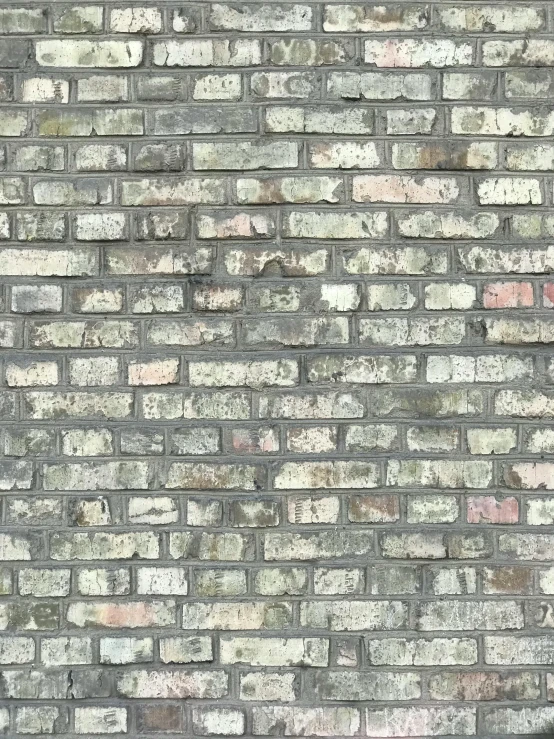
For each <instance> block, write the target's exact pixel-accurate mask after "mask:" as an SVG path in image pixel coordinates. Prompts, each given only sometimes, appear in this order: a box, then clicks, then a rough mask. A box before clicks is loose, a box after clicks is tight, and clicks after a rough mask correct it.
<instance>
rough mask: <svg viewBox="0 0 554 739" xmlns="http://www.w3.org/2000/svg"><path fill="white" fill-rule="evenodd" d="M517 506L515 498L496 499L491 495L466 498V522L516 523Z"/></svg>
mask: <svg viewBox="0 0 554 739" xmlns="http://www.w3.org/2000/svg"><path fill="white" fill-rule="evenodd" d="M518 516H519V506H518V502H517V500H516V499H515V498H504V499H502V500H498V499H497V498H495V497H494V496H492V495H483V496H479V495H476V496H473V495H471V496H470V497H469V498H468V499H467V520H468V523H517V522H518Z"/></svg>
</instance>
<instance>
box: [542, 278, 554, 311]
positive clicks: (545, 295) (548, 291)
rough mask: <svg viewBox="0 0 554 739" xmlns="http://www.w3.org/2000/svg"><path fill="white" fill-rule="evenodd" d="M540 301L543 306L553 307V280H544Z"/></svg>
mask: <svg viewBox="0 0 554 739" xmlns="http://www.w3.org/2000/svg"><path fill="white" fill-rule="evenodd" d="M542 302H543V304H544V307H545V308H554V282H545V284H544V285H543V287H542Z"/></svg>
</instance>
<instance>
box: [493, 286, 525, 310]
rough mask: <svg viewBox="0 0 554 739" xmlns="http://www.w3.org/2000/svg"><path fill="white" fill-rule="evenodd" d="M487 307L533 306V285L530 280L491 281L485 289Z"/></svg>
mask: <svg viewBox="0 0 554 739" xmlns="http://www.w3.org/2000/svg"><path fill="white" fill-rule="evenodd" d="M483 305H484V307H485V308H531V307H532V306H533V285H532V284H531V283H530V282H491V283H489V284H488V285H485V287H484V289H483Z"/></svg>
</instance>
